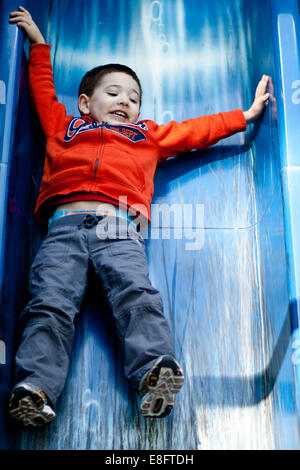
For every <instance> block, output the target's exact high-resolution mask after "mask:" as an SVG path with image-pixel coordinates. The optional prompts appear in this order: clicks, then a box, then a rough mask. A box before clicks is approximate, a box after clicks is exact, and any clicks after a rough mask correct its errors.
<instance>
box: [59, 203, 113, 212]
mask: <svg viewBox="0 0 300 470" xmlns="http://www.w3.org/2000/svg"><path fill="white" fill-rule="evenodd" d="M55 210H69V211H99V212H100V211H101V212H102V211H103V212H105V213H107V214H109V213H111V214H114V206H112V204H109V203H106V202H99V201H73V202H66V203H64V204H59V205H58V206H56V208H55Z"/></svg>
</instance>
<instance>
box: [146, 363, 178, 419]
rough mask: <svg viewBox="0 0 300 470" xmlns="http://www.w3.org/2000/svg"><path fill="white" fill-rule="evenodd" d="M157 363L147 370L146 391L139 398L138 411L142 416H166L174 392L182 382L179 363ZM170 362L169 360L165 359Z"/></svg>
mask: <svg viewBox="0 0 300 470" xmlns="http://www.w3.org/2000/svg"><path fill="white" fill-rule="evenodd" d="M164 362H166V361H164V360H162V364H160V363H158V364H155V365H154V366H153V368H152V369H151V370H150V372H149V378H148V386H147V393H146V395H145V396H144V397H143V398H142V400H141V405H140V411H141V414H142V415H143V416H144V417H146V418H147V417H149V418H164V417H165V416H168V415H169V414H170V413H171V411H172V409H173V405H174V399H175V395H176V393H178V392H179V391H180V389H181V387H182V385H183V382H184V375H183V371H182V369H181V367H180V366H179V364H178V363H177V362H176V361H175V360H172V364H165V365H163V364H164ZM167 362H169V363H170V361H167Z"/></svg>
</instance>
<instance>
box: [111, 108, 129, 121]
mask: <svg viewBox="0 0 300 470" xmlns="http://www.w3.org/2000/svg"><path fill="white" fill-rule="evenodd" d="M109 114H113V115H114V116H118V117H120V118H122V119H128V114H127V113H126V112H125V111H122V110H121V109H116V110H114V111H111V112H110V113H109Z"/></svg>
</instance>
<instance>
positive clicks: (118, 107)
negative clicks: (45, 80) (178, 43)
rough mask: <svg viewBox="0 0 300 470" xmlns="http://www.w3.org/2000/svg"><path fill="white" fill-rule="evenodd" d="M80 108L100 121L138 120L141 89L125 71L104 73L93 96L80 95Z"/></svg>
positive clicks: (120, 121) (115, 122)
mask: <svg viewBox="0 0 300 470" xmlns="http://www.w3.org/2000/svg"><path fill="white" fill-rule="evenodd" d="M78 104H79V109H80V111H81V112H82V113H83V114H87V115H89V116H91V117H92V118H93V119H95V120H96V121H98V122H108V123H109V124H120V123H125V122H132V123H133V122H136V121H137V120H138V117H139V115H140V89H139V86H138V84H137V82H136V81H135V80H134V79H133V78H132V77H131V76H130V75H128V74H126V73H124V72H111V73H108V74H106V75H104V76H103V77H102V79H101V82H100V83H99V84H98V85H97V86H96V88H95V89H94V92H93V94H92V96H90V97H88V96H87V95H85V94H82V95H80V96H79V100H78Z"/></svg>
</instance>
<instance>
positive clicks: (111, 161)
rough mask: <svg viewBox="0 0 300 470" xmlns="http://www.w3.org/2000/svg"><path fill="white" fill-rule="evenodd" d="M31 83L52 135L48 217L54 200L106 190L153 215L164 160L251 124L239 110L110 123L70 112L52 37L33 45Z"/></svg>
mask: <svg viewBox="0 0 300 470" xmlns="http://www.w3.org/2000/svg"><path fill="white" fill-rule="evenodd" d="M29 83H30V91H31V94H32V96H33V99H34V102H35V106H36V109H37V112H38V115H39V119H40V122H41V125H42V128H43V131H44V133H45V136H46V140H47V145H46V158H45V165H44V174H43V179H42V183H41V187H40V192H39V196H38V199H37V203H36V208H35V212H34V213H35V216H36V218H37V219H38V220H39V221H41V222H44V223H47V220H48V218H49V217H50V216H51V215H52V212H53V210H54V207H55V203H56V204H58V203H60V202H61V201H62V200H63V202H65V201H66V200H69V201H70V200H75V199H94V200H99V201H103V200H106V199H105V196H106V197H107V198H108V200H110V201H115V203H116V204H118V202H119V200H122V201H126V204H127V207H128V208H129V207H131V209H133V210H136V211H139V212H140V213H141V214H142V215H143V216H144V217H146V219H148V221H150V204H151V200H152V196H153V190H154V185H153V178H154V173H155V170H156V166H157V163H158V162H161V161H163V160H165V159H166V158H168V157H173V156H176V155H177V154H178V153H180V152H186V151H189V150H192V149H199V150H201V149H205V148H207V147H209V146H211V145H213V144H215V143H216V142H217V141H218V140H220V139H223V138H225V137H229V136H230V135H232V134H234V133H236V132H240V131H243V130H245V129H246V121H245V118H244V114H243V112H242V110H240V109H237V110H235V111H230V112H226V113H219V114H212V115H209V116H203V117H199V118H193V119H188V120H186V121H183V122H182V123H178V122H175V121H171V122H169V123H168V124H166V125H158V124H157V123H155V122H154V121H151V120H145V121H139V122H137V123H134V124H130V123H129V124H127V123H126V124H120V125H111V124H108V123H99V122H97V121H94V120H93V119H92V118H90V117H88V116H81V117H73V116H68V115H67V114H66V109H65V107H64V105H63V104H61V103H59V102H58V100H57V97H56V94H55V87H54V84H53V74H52V64H51V58H50V46H49V45H48V44H34V45H32V46H31V48H30V55H29ZM78 194H79V195H80V196H79V198H78ZM75 195H77V197H76V196H75ZM57 201H59V202H57Z"/></svg>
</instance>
